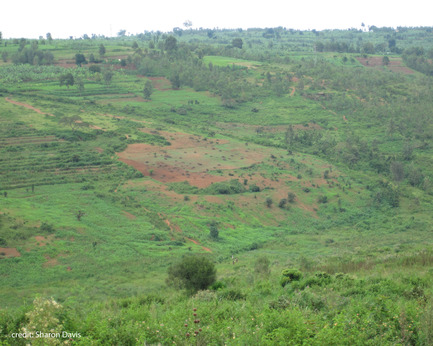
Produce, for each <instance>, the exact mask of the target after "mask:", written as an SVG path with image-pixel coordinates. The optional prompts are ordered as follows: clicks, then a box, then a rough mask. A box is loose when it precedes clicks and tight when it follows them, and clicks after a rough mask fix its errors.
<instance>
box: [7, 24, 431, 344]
mask: <svg viewBox="0 0 433 346" xmlns="http://www.w3.org/2000/svg"><path fill="white" fill-rule="evenodd" d="M1 43H2V44H1V46H0V54H1V55H2V58H3V60H2V61H1V62H0V110H1V111H0V122H1V126H0V153H1V154H0V192H1V195H0V277H1V284H0V306H1V308H0V344H5V345H9V344H10V345H13V344H15V342H21V343H22V344H25V340H24V339H23V338H18V339H16V338H15V339H13V340H12V339H11V335H12V333H18V332H22V328H27V330H31V328H33V330H38V329H37V328H39V330H40V328H44V327H43V324H41V325H40V326H37V327H34V325H35V324H36V325H37V324H38V323H42V322H41V321H49V320H50V321H51V322H52V328H53V330H55V331H67V332H68V333H79V334H80V336H77V335H75V336H72V335H66V336H65V335H62V336H61V337H60V338H58V339H55V338H54V339H50V338H48V339H50V340H51V341H53V342H55V341H59V340H60V339H63V341H68V342H70V343H72V344H107V345H113V344H119V345H127V344H131V345H132V344H136V343H137V344H138V343H141V344H143V343H147V344H158V343H161V344H169V343H170V344H171V343H175V344H181V345H182V344H185V345H187V344H194V343H196V344H218V345H219V344H278V343H280V344H290V343H292V344H309V345H310V344H317V345H323V344H348V343H355V344H359V345H365V344H371V345H377V344H383V345H386V344H390V345H391V344H404V345H409V344H410V345H429V344H431V343H432V342H433V341H432V340H433V333H432V330H433V316H432V313H431V311H432V293H433V291H432V289H433V282H432V276H431V275H432V265H433V252H432V240H433V233H432V225H433V203H432V194H433V186H432V179H433V176H432V173H431V172H432V171H433V160H432V157H433V147H432V138H433V118H432V109H433V97H432V96H433V95H432V90H433V88H432V87H433V80H432V71H433V68H432V66H433V64H432V63H431V59H432V56H433V40H432V34H431V28H399V29H398V30H392V29H388V28H376V27H373V28H371V30H370V31H369V32H362V31H356V30H348V31H342V30H335V31H322V32H316V31H295V30H285V29H283V28H274V29H254V30H244V31H241V30H184V31H182V32H181V33H179V31H177V32H174V33H165V34H161V33H153V32H152V33H149V32H146V33H144V34H140V35H137V36H125V37H118V38H106V37H94V38H93V39H77V40H53V41H48V40H44V39H40V40H25V39H21V40H3V41H2V42H1ZM191 254H201V255H203V256H205V257H207V258H209V259H210V260H211V261H212V263H214V264H215V267H216V269H217V282H216V283H214V284H213V285H212V286H211V287H209V288H208V289H207V290H200V291H198V292H193V293H191V292H185V291H182V290H178V289H176V287H172V286H169V285H167V282H166V279H167V270H168V268H169V267H170V266H171V265H172V264H173V263H177V261H179V260H180V259H181V258H184V257H185V256H189V255H191ZM287 269H290V270H291V271H290V273H299V276H298V277H296V278H295V279H293V278H291V279H290V280H289V279H286V278H285V277H284V275H283V274H282V271H283V270H287ZM286 273H287V272H286ZM291 275H292V274H291ZM296 275H298V274H296ZM296 275H295V276H296ZM37 297H39V298H37ZM51 297H52V298H53V299H54V301H51V300H49V299H50V298H51ZM36 298H37V299H36ZM35 299H36V300H35ZM44 304H45V305H44ZM57 304H60V305H61V307H60V305H59V306H58V305H57ZM40 307H42V310H38V309H39V308H40ZM193 309H197V310H194V311H193ZM38 311H42V313H38ZM193 314H197V315H198V317H197V316H195V315H193ZM197 318H200V322H196V323H195V325H196V327H197V328H193V327H192V326H194V325H193V324H192V323H194V322H193V321H194V320H196V321H197ZM35 321H36V322H35ZM32 323H33V324H34V325H33V327H31V324H32ZM185 325H186V326H185ZM35 328H36V329H35ZM198 328H200V329H201V330H200V332H199V333H194V332H195V331H198ZM48 339H46V340H48ZM69 339H71V340H69ZM33 342H35V343H36V342H37V341H35V340H33Z"/></svg>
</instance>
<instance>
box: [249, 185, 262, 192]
mask: <svg viewBox="0 0 433 346" xmlns="http://www.w3.org/2000/svg"><path fill="white" fill-rule="evenodd" d="M250 192H260V187H258V186H257V185H255V184H252V185H250Z"/></svg>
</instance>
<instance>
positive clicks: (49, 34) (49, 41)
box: [46, 32, 53, 44]
mask: <svg viewBox="0 0 433 346" xmlns="http://www.w3.org/2000/svg"><path fill="white" fill-rule="evenodd" d="M46 36H47V40H48V43H49V44H51V42H52V41H53V37H52V36H51V33H50V32H48V33H47V35H46Z"/></svg>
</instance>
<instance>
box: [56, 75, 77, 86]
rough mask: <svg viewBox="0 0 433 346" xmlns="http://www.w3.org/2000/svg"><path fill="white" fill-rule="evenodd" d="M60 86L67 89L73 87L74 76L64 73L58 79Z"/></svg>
mask: <svg viewBox="0 0 433 346" xmlns="http://www.w3.org/2000/svg"><path fill="white" fill-rule="evenodd" d="M59 82H60V86H63V85H66V87H67V88H68V89H69V87H70V86H73V85H74V76H73V75H72V73H66V74H63V75H61V76H60V77H59Z"/></svg>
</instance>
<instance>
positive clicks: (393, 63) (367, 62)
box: [356, 56, 415, 74]
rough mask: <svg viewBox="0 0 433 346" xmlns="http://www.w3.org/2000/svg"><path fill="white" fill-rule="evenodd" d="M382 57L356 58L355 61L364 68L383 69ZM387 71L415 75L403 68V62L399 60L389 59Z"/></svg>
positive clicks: (408, 69)
mask: <svg viewBox="0 0 433 346" xmlns="http://www.w3.org/2000/svg"><path fill="white" fill-rule="evenodd" d="M382 59H383V58H382V57H380V56H372V57H368V58H361V57H358V58H356V60H358V61H359V62H360V63H361V64H362V65H364V66H366V67H372V68H381V67H384V65H383V61H382ZM387 67H388V69H389V70H391V71H393V72H400V73H404V74H413V73H415V72H414V71H413V70H411V69H410V68H408V67H406V66H403V60H402V59H401V58H390V61H389V64H388V66H387Z"/></svg>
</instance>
